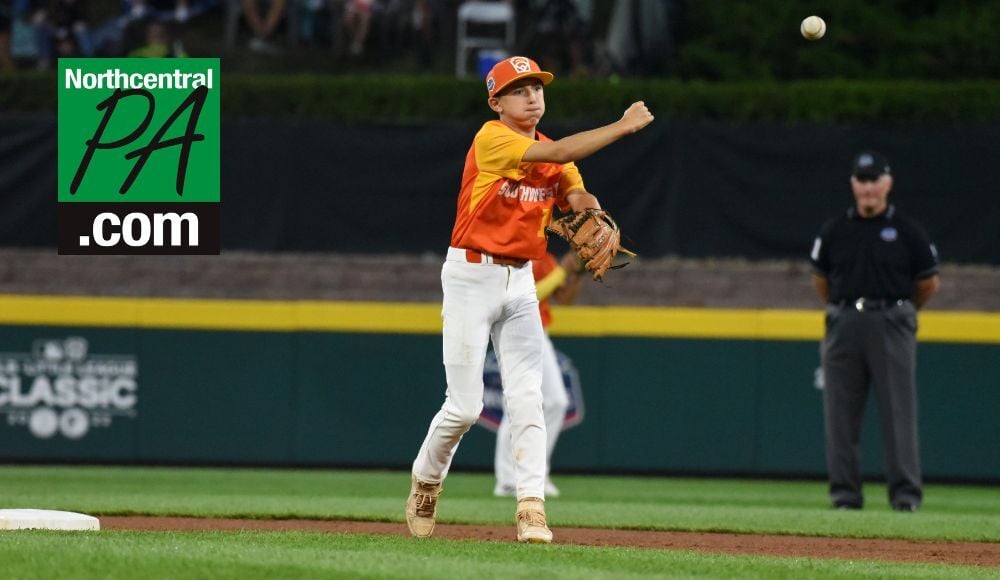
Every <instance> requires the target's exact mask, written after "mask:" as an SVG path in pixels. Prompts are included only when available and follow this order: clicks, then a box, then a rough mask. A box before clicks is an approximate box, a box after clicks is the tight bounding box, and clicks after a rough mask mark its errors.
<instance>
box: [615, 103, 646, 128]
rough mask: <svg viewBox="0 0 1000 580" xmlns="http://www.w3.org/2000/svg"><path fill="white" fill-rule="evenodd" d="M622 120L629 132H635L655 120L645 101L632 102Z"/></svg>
mask: <svg viewBox="0 0 1000 580" xmlns="http://www.w3.org/2000/svg"><path fill="white" fill-rule="evenodd" d="M622 122H623V123H625V127H626V128H627V129H628V130H629V133H635V132H636V131H638V130H640V129H642V128H643V127H645V126H646V125H648V124H650V123H652V122H653V114H652V113H650V112H649V109H648V108H646V104H645V103H644V102H642V101H638V102H635V103H632V106H631V107H629V108H628V109H627V110H626V111H625V114H624V115H622Z"/></svg>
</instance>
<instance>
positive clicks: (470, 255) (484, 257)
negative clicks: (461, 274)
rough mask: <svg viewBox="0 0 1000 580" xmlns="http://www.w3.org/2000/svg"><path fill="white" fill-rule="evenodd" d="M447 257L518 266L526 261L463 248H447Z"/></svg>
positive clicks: (459, 260)
mask: <svg viewBox="0 0 1000 580" xmlns="http://www.w3.org/2000/svg"><path fill="white" fill-rule="evenodd" d="M448 259H449V260H452V261H456V262H468V263H470V264H496V265H498V266H518V267H520V266H523V265H525V264H527V263H528V260H525V259H523V258H514V257H512V256H500V255H497V254H487V253H486V252H480V251H477V250H466V249H463V248H448Z"/></svg>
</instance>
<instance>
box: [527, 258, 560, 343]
mask: <svg viewBox="0 0 1000 580" xmlns="http://www.w3.org/2000/svg"><path fill="white" fill-rule="evenodd" d="M531 273H532V274H533V275H534V276H535V285H536V287H537V286H538V285H539V283H541V282H543V281H544V280H545V279H546V278H548V277H549V276H552V277H553V278H559V277H561V280H560V279H556V280H553V281H554V282H558V283H557V284H555V285H554V286H553V289H554V288H558V287H559V286H560V285H562V281H563V280H565V279H566V272H564V271H562V268H561V267H559V263H558V262H557V261H556V257H555V256H553V255H552V254H551V253H549V252H545V255H544V256H542V257H541V258H539V259H537V260H532V261H531ZM551 296H552V292H549V293H548V294H547V295H545V296H542V295H541V293H539V296H538V312H539V314H541V316H542V328H548V327H549V324H550V323H551V322H552V306H551V304H550V302H551V300H550V299H549V298H550V297H551Z"/></svg>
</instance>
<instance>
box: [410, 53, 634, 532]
mask: <svg viewBox="0 0 1000 580" xmlns="http://www.w3.org/2000/svg"><path fill="white" fill-rule="evenodd" d="M551 81H552V74H551V73H548V72H545V71H542V70H541V69H539V68H538V64H536V63H535V62H534V61H533V60H531V59H529V58H525V57H523V56H516V57H512V58H508V59H506V60H503V61H501V62H499V63H497V64H496V65H495V66H494V67H493V69H492V70H491V71H490V73H489V74H488V75H487V77H486V90H487V94H488V100H487V104H488V105H489V107H490V109H491V110H493V112H495V113H496V114H497V115H498V119H496V120H493V121H488V122H487V123H486V124H484V125H483V127H482V128H481V129H480V130H479V132H478V133H477V134H476V136H475V138H474V139H473V141H472V147H470V148H469V153H468V154H467V155H466V159H465V170H464V173H463V175H462V185H461V190H460V191H459V194H458V213H457V216H456V218H455V227H454V229H453V230H452V235H451V247H449V248H448V254H447V258H446V260H445V263H444V266H443V267H442V270H441V286H442V289H443V291H444V303H443V307H442V310H441V316H442V319H443V323H444V326H443V341H442V342H443V350H444V367H445V378H446V380H447V383H448V388H447V391H446V394H445V400H444V404H443V405H442V406H441V410H440V411H438V413H437V414H436V415H435V416H434V418H433V419H432V420H431V424H430V427H429V429H428V431H427V437H426V438H425V439H424V442H423V445H421V447H420V451H419V452H418V453H417V457H416V459H415V460H414V462H413V477H412V484H411V487H410V495H409V497H408V498H407V500H406V523H407V526H409V529H410V532H411V533H412V534H413V535H414V536H417V537H429V536H430V535H431V534H432V533H433V532H434V518H435V514H436V511H437V501H438V496H439V495H440V494H441V491H442V484H443V482H444V479H445V477H446V476H447V475H448V469H449V467H450V466H451V461H452V458H453V457H454V455H455V450H456V449H457V447H458V443H459V441H461V439H462V436H463V435H464V434H465V432H466V431H468V430H469V428H470V427H471V426H472V425H473V424H474V423H475V422H476V420H477V419H478V418H479V413H480V411H481V409H482V406H483V362H484V359H485V357H486V348H487V345H488V342H489V341H490V340H491V339H492V341H493V350H494V351H495V352H496V355H497V360H498V363H499V366H500V377H501V381H502V382H503V385H504V392H505V393H504V397H505V403H506V409H507V412H508V413H509V414H510V422H511V429H510V430H511V442H512V445H513V449H514V451H513V457H514V473H515V475H516V479H517V482H516V485H517V491H516V495H517V511H516V515H515V521H516V524H517V539H518V540H519V541H521V542H542V543H548V542H551V541H552V532H551V531H550V530H549V527H548V524H547V522H546V519H545V507H544V501H545V473H546V460H545V455H546V436H545V418H544V415H543V413H542V392H541V382H542V354H541V353H542V345H543V342H544V340H545V335H544V332H543V330H542V322H541V318H540V316H539V313H538V298H537V297H536V295H535V283H534V279H533V277H532V270H531V260H532V259H536V258H541V257H542V256H544V255H545V248H546V241H547V240H546V237H545V226H546V225H547V224H548V223H549V222H550V221H551V220H552V206H553V205H558V206H559V209H560V211H562V212H568V211H583V210H585V209H587V208H599V207H600V204H599V203H598V201H597V198H596V197H594V196H593V195H592V194H590V193H589V192H588V191H587V190H586V189H585V188H584V185H583V179H582V178H581V177H580V172H579V171H578V170H577V168H576V165H574V161H577V160H579V159H583V158H585V157H587V156H589V155H591V154H593V153H595V152H597V151H599V150H600V149H602V148H604V147H606V146H608V145H610V144H611V143H614V142H615V141H617V140H619V139H621V138H622V137H624V136H626V135H629V134H631V133H635V132H636V131H639V130H640V129H642V128H643V127H645V126H646V125H648V124H649V123H650V122H652V120H653V116H652V114H650V112H649V110H648V109H647V108H646V106H645V105H644V104H643V103H642V102H637V103H633V104H632V106H630V107H629V108H628V110H626V111H625V114H624V115H623V116H622V118H621V119H619V120H618V121H616V122H614V123H611V124H609V125H605V126H603V127H599V128H597V129H592V130H590V131H584V132H581V133H577V134H575V135H570V136H569V137H564V138H562V139H559V140H558V141H552V140H551V139H549V138H547V137H545V136H544V135H542V134H541V133H540V132H538V131H537V126H538V122H539V121H540V120H541V118H542V116H543V115H544V114H545V89H544V85H546V84H548V83H550V82H551Z"/></svg>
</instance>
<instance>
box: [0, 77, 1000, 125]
mask: <svg viewBox="0 0 1000 580" xmlns="http://www.w3.org/2000/svg"><path fill="white" fill-rule="evenodd" d="M55 87H56V79H55V76H54V75H53V74H38V73H20V74H15V75H6V76H0V111H4V112H9V111H46V110H48V111H54V110H55V108H56V91H55ZM998 95H1000V82H998V81H956V82H928V81H905V80H899V81H894V80H893V81H890V80H881V81H860V80H810V81H796V82H770V81H768V82H754V81H746V82H719V83H708V82H681V81H673V80H621V81H609V80H569V79H560V80H557V81H556V82H554V83H553V84H551V85H550V86H549V87H547V89H546V103H547V107H548V112H547V118H548V119H586V120H595V121H600V120H611V119H613V118H615V117H616V116H617V115H620V114H621V112H622V111H624V110H625V108H626V107H627V106H628V105H629V103H631V102H632V101H633V100H640V99H641V100H644V101H646V103H647V104H648V105H649V106H650V109H651V110H652V111H653V113H654V114H655V115H656V116H657V118H660V119H670V118H677V119H695V118H700V119H722V120H733V121H754V120H766V121H779V122H782V121H790V122H801V121H808V122H851V121H860V122H880V123H886V124H913V123H924V122H942V121H967V122H968V121H971V122H975V121H987V120H997V119H1000V98H997V96H998ZM222 111H223V114H224V115H226V116H253V117H302V118H322V119H336V120H345V121H375V122H379V121H385V122H423V121H433V120H448V119H481V118H483V117H485V116H488V115H489V114H490V112H489V110H488V109H487V108H486V92H485V89H484V87H483V86H482V85H481V83H479V82H475V81H461V80H456V79H454V78H450V77H433V76H419V77H405V76H358V77H352V76H305V75H303V76H249V75H232V74H231V75H226V76H224V77H223V79H222Z"/></svg>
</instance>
